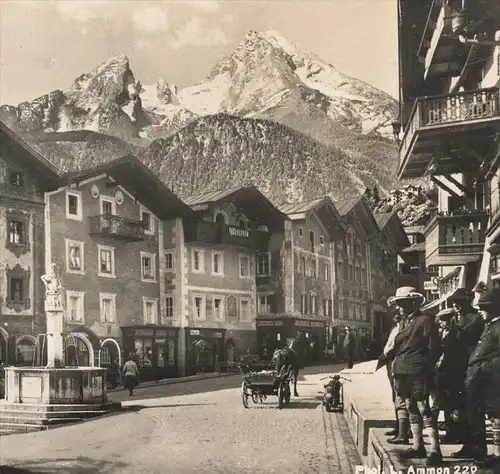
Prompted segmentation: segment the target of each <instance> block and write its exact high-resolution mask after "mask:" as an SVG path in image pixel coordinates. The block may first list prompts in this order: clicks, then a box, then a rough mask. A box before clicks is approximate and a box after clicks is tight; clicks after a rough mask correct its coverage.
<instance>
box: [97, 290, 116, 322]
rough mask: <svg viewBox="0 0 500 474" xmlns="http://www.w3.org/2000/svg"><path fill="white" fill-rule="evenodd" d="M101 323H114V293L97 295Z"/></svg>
mask: <svg viewBox="0 0 500 474" xmlns="http://www.w3.org/2000/svg"><path fill="white" fill-rule="evenodd" d="M99 303H100V309H101V323H114V322H115V321H116V295H115V294H114V293H99Z"/></svg>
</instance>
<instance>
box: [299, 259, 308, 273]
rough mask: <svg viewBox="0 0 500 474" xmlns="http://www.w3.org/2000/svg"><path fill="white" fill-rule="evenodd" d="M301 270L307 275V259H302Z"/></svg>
mask: <svg viewBox="0 0 500 474" xmlns="http://www.w3.org/2000/svg"><path fill="white" fill-rule="evenodd" d="M300 270H301V273H302V275H305V274H306V273H307V268H306V257H300Z"/></svg>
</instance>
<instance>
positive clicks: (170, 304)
mask: <svg viewBox="0 0 500 474" xmlns="http://www.w3.org/2000/svg"><path fill="white" fill-rule="evenodd" d="M165 316H166V317H167V318H173V317H174V298H173V297H172V296H167V298H166V304H165Z"/></svg>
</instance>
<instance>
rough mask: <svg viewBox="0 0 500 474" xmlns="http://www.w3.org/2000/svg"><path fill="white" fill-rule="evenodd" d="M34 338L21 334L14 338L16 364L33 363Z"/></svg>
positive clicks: (28, 364) (26, 364) (25, 364)
mask: <svg viewBox="0 0 500 474" xmlns="http://www.w3.org/2000/svg"><path fill="white" fill-rule="evenodd" d="M35 348H36V339H35V338H34V337H33V336H21V337H19V338H18V339H17V340H16V365H17V366H23V365H24V366H32V365H34V363H35Z"/></svg>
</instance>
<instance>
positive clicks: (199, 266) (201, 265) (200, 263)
mask: <svg viewBox="0 0 500 474" xmlns="http://www.w3.org/2000/svg"><path fill="white" fill-rule="evenodd" d="M204 255H205V254H204V252H203V250H198V249H192V250H191V262H192V265H191V266H192V270H193V272H194V273H203V272H204V271H205V258H204Z"/></svg>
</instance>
